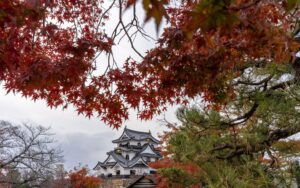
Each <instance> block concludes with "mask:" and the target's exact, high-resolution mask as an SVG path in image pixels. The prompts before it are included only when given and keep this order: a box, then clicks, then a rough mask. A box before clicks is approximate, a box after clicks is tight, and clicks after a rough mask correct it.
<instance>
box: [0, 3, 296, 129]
mask: <svg viewBox="0 0 300 188" xmlns="http://www.w3.org/2000/svg"><path fill="white" fill-rule="evenodd" d="M140 2H141V3H142V7H143V9H144V11H145V13H146V20H145V21H148V20H150V19H152V18H153V19H154V20H155V22H156V24H157V26H159V25H160V23H161V20H162V19H163V18H166V19H168V21H169V24H168V25H167V27H166V28H164V31H163V33H162V35H161V36H160V38H159V40H158V43H157V46H156V47H155V48H153V49H151V50H150V51H148V52H147V53H146V56H145V57H144V59H143V60H142V61H141V62H139V61H136V60H133V59H128V60H127V62H125V63H124V66H123V67H122V68H120V69H115V68H110V67H108V70H107V71H106V73H104V74H102V75H97V74H94V72H95V70H96V69H97V64H101V63H99V62H97V63H96V57H97V55H98V54H99V53H106V54H108V55H109V54H112V53H113V51H112V46H114V45H117V43H116V41H114V39H115V38H114V37H111V35H109V34H107V32H106V30H105V29H106V25H107V24H108V23H109V16H108V14H107V11H106V10H107V9H104V8H103V6H102V5H103V3H104V2H103V1H101V0H92V1H87V0H79V1H73V0H64V1H57V0H51V1H49V0H26V1H21V0H12V1H1V2H0V8H1V11H0V79H1V81H3V85H4V88H5V89H6V91H7V92H17V93H21V94H22V95H23V96H25V97H30V98H32V99H33V100H37V99H44V100H46V101H47V103H48V106H50V107H58V106H61V107H63V108H67V107H68V105H70V104H71V105H74V106H75V108H76V109H77V111H78V113H79V114H85V115H86V116H88V117H90V116H92V115H95V116H99V117H100V119H101V120H103V121H104V122H106V123H108V124H109V125H113V126H114V127H118V126H119V125H120V123H121V122H122V121H124V120H125V119H127V118H128V109H129V108H134V109H138V110H139V113H138V115H139V117H140V118H141V119H150V118H152V117H153V115H154V114H157V113H161V112H162V111H163V110H165V109H166V105H167V104H185V103H187V101H188V99H189V98H193V97H195V96H197V95H199V94H200V95H201V96H203V97H204V99H205V100H206V101H209V102H212V103H215V105H214V106H215V107H218V106H219V104H224V103H226V102H227V100H229V98H232V97H234V93H233V90H232V87H231V86H230V85H228V82H227V81H228V80H230V79H231V78H233V77H235V76H237V75H239V74H240V71H241V70H242V69H243V68H245V67H247V66H248V64H249V62H252V61H256V60H257V59H259V58H260V59H267V60H268V61H272V62H275V63H285V62H288V61H290V60H293V57H294V54H295V52H296V49H297V48H298V44H297V43H296V41H295V39H294V37H293V36H294V34H295V33H294V31H296V30H297V24H296V22H295V17H297V16H299V12H298V10H297V9H294V8H295V6H297V3H296V1H293V0H288V1H286V0H280V1H260V0H218V1H215V0H202V1H181V2H180V3H178V4H173V3H170V2H169V1H167V0H164V1H161V0H151V1H148V0H140V1H136V0H129V1H125V0H119V1H114V3H115V4H116V5H118V4H119V5H121V7H123V9H120V11H121V12H122V11H131V10H135V9H132V7H135V6H136V4H137V3H140ZM112 7H115V6H112ZM291 10H295V11H294V12H292V11H291ZM120 15H122V14H120ZM112 16H113V15H112ZM135 16H137V15H135ZM137 17H138V16H137ZM121 18H122V16H120V18H119V19H120V22H119V23H123V22H121ZM121 25H122V24H121ZM123 29H124V28H123ZM125 36H126V33H125Z"/></svg>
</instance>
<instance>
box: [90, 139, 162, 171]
mask: <svg viewBox="0 0 300 188" xmlns="http://www.w3.org/2000/svg"><path fill="white" fill-rule="evenodd" d="M147 147H150V148H151V149H152V151H153V152H154V154H153V153H142V152H144V151H145V150H146V149H147ZM107 154H108V155H109V156H112V157H113V159H114V160H115V161H116V162H117V163H118V164H120V165H121V166H122V167H124V168H131V167H132V166H134V165H135V164H136V163H137V162H138V161H139V160H140V159H141V160H142V162H143V163H144V164H145V165H147V162H146V161H144V160H143V158H142V157H155V158H160V157H161V155H160V154H159V153H158V152H157V151H155V150H154V148H153V147H152V146H151V145H148V144H145V145H144V147H143V148H142V149H141V150H140V152H138V153H137V154H136V156H135V157H134V158H132V159H131V160H127V159H126V158H125V157H123V156H122V155H121V154H118V153H116V151H110V152H107ZM109 156H108V158H109ZM116 162H106V161H104V163H101V164H99V166H101V167H103V166H114V165H115V163H116ZM108 163H109V165H106V164H108ZM113 163H114V164H113ZM104 164H105V165H104ZM97 165H98V164H97ZM95 168H96V167H95Z"/></svg>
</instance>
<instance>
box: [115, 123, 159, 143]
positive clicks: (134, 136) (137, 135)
mask: <svg viewBox="0 0 300 188" xmlns="http://www.w3.org/2000/svg"><path fill="white" fill-rule="evenodd" d="M124 134H126V135H127V136H128V137H126V138H122V139H121V137H122V136H123V135H124ZM122 136H121V137H120V138H118V139H116V140H113V141H112V142H113V143H117V142H120V141H122V142H123V141H129V140H136V141H142V140H146V139H150V140H152V141H153V142H155V143H157V144H158V143H159V140H157V139H156V138H154V137H153V136H152V135H151V133H150V132H140V131H135V130H131V129H127V128H126V127H125V129H124V132H123V134H122Z"/></svg>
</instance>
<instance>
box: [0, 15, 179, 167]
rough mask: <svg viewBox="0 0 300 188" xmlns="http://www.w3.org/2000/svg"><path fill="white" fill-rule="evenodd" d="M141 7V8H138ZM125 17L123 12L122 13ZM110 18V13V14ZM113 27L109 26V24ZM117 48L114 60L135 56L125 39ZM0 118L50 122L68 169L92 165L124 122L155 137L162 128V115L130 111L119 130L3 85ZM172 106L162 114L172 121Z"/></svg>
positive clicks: (141, 44)
mask: <svg viewBox="0 0 300 188" xmlns="http://www.w3.org/2000/svg"><path fill="white" fill-rule="evenodd" d="M139 10H141V9H139ZM125 17H126V16H125ZM112 19H113V17H112ZM111 27H113V26H111ZM145 30H147V31H149V32H150V33H152V35H153V36H154V37H155V36H156V32H155V26H154V24H151V23H149V24H146V26H145ZM135 44H136V48H137V49H139V50H140V51H141V52H145V51H146V50H147V49H149V48H151V47H153V46H154V42H153V41H146V40H140V39H137V40H136V41H135ZM114 51H115V52H117V53H116V54H115V55H116V59H117V61H118V62H124V60H125V59H126V58H127V57H128V56H132V57H137V56H136V55H135V54H134V52H133V51H132V50H131V48H130V45H129V43H128V41H127V40H126V39H124V40H123V42H122V43H121V45H119V46H118V47H114ZM98 64H99V65H100V66H99V67H100V68H101V65H103V66H102V68H104V67H105V59H101V58H100V59H99V60H98ZM0 106H1V108H0V119H1V120H6V121H11V122H13V123H17V124H20V123H22V122H32V123H35V124H40V125H43V126H51V128H52V132H53V133H55V134H56V139H57V140H58V144H59V145H60V146H61V147H62V149H63V150H64V158H65V167H66V168H67V169H71V168H73V167H74V166H76V165H78V164H79V163H81V164H83V165H85V164H87V165H89V167H90V168H93V167H94V166H95V165H96V163H97V161H102V160H104V159H105V158H106V152H108V151H109V150H112V149H113V145H112V143H111V141H112V140H113V139H116V138H118V136H119V135H120V134H121V133H122V130H123V128H124V127H125V125H127V127H128V128H130V129H135V130H140V131H149V130H151V132H152V133H153V135H154V136H155V137H157V134H158V133H162V130H163V129H165V128H164V127H163V126H161V125H160V123H159V122H158V121H157V119H161V118H162V117H163V116H159V117H154V119H153V120H151V121H146V122H141V121H139V120H137V118H136V113H135V112H133V111H131V114H130V118H129V120H128V121H126V122H124V124H123V125H121V128H120V129H119V130H116V129H114V130H113V129H112V128H110V127H109V126H107V125H105V124H104V123H103V122H101V121H100V120H99V119H97V118H91V119H88V118H86V117H83V116H78V115H77V113H76V111H75V110H74V108H68V109H67V110H64V111H62V110H61V109H50V108H49V107H47V105H46V103H45V102H44V101H36V102H33V101H31V100H29V99H26V98H22V97H20V95H19V94H17V95H14V94H12V93H10V94H8V95H6V92H5V91H4V90H3V87H2V86H1V88H0ZM175 110H176V108H175V107H172V108H170V109H169V110H168V112H166V113H165V114H164V115H165V117H166V118H167V119H168V120H170V121H175V120H176V118H175V116H174V112H175Z"/></svg>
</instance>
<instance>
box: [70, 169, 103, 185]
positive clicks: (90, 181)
mask: <svg viewBox="0 0 300 188" xmlns="http://www.w3.org/2000/svg"><path fill="white" fill-rule="evenodd" d="M68 177H69V178H68V182H69V184H70V186H69V187H72V188H98V187H99V186H100V183H101V181H100V179H99V178H98V177H95V176H89V175H88V171H87V169H86V168H81V169H78V170H77V171H74V172H71V173H69V174H68Z"/></svg>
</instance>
